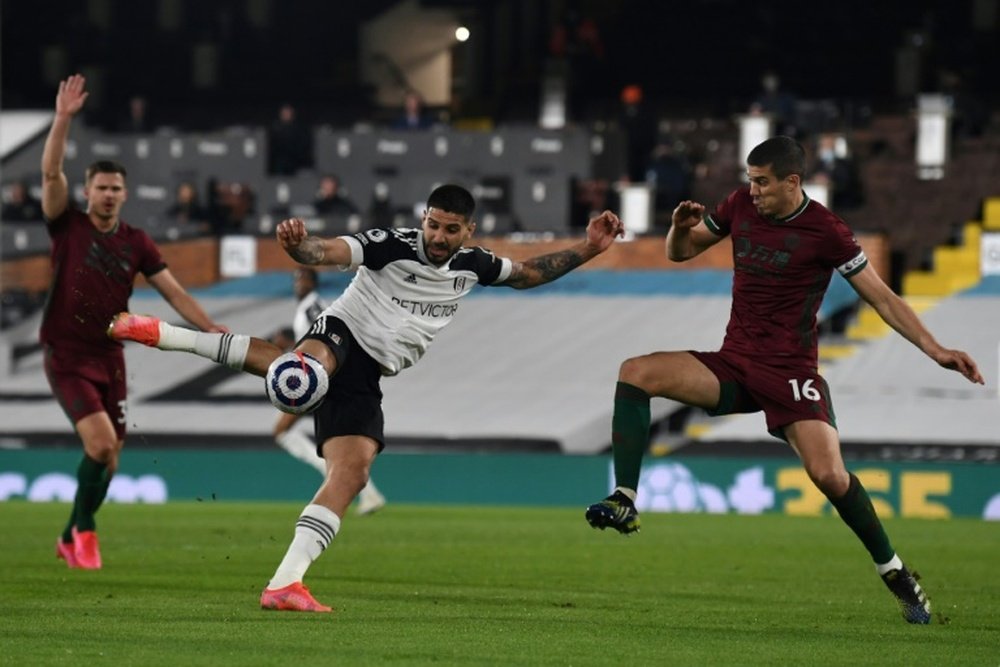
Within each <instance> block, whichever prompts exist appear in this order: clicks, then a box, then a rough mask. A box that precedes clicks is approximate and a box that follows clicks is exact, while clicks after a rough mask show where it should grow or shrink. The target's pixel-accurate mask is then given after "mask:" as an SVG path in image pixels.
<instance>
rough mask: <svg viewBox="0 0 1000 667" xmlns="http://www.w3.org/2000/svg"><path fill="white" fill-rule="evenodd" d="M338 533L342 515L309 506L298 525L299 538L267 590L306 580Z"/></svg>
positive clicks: (296, 525) (283, 560)
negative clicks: (305, 577) (313, 565)
mask: <svg viewBox="0 0 1000 667" xmlns="http://www.w3.org/2000/svg"><path fill="white" fill-rule="evenodd" d="M338 530H340V517H339V516H337V515H336V514H334V513H333V512H332V511H331V510H328V509H327V508H325V507H323V506H322V505H316V504H311V505H306V508H305V509H304V510H302V514H300V515H299V520H298V521H297V522H296V523H295V537H294V538H292V543H291V544H290V545H289V546H288V551H287V552H285V557H284V558H283V559H282V560H281V563H279V564H278V569H277V570H275V572H274V576H273V577H271V581H270V583H268V585H267V587H268V588H270V589H271V590H275V589H278V588H284V587H285V586H288V585H289V584H293V583H295V582H296V581H302V578H303V577H304V576H306V570H308V569H309V566H310V565H312V563H313V561H314V560H316V559H317V558H319V555H320V554H321V553H323V550H324V549H326V548H327V547H328V546H330V542H332V541H333V538H334V537H336V536H337V531H338Z"/></svg>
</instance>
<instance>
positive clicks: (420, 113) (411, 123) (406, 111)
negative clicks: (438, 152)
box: [391, 90, 434, 130]
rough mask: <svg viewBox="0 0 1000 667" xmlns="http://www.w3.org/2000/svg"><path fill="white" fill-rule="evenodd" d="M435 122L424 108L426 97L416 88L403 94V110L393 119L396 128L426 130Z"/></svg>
mask: <svg viewBox="0 0 1000 667" xmlns="http://www.w3.org/2000/svg"><path fill="white" fill-rule="evenodd" d="M433 124H434V120H433V119H432V118H431V117H430V116H428V115H427V112H426V111H425V109H424V98H422V97H421V96H420V93H418V92H417V91H415V90H408V91H406V94H405V95H404V96H403V110H402V112H401V113H400V115H399V116H398V117H397V118H396V119H395V120H393V121H392V126H391V127H392V129H394V130H426V129H428V128H429V127H431V126H432V125H433Z"/></svg>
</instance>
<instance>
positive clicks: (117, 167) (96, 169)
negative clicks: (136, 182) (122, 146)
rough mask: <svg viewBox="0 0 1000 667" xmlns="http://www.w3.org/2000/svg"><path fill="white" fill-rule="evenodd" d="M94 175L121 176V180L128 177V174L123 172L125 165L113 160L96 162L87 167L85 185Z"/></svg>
mask: <svg viewBox="0 0 1000 667" xmlns="http://www.w3.org/2000/svg"><path fill="white" fill-rule="evenodd" d="M94 174H121V175H122V178H126V177H127V176H128V172H127V171H125V165H123V164H121V163H120V162H115V161H114V160H98V161H97V162H94V163H93V164H91V165H90V166H89V167H87V171H86V176H87V183H90V179H92V178H93V177H94Z"/></svg>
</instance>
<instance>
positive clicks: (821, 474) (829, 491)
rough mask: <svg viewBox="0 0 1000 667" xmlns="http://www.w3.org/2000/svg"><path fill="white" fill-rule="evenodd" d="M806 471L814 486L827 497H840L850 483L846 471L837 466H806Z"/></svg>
mask: <svg viewBox="0 0 1000 667" xmlns="http://www.w3.org/2000/svg"><path fill="white" fill-rule="evenodd" d="M806 472H807V473H808V474H809V478H810V479H811V480H812V481H813V484H815V485H816V488H817V489H819V490H820V491H822V492H823V495H825V496H826V497H827V498H840V497H842V496H843V495H844V494H845V493H847V487H848V486H849V485H850V483H851V479H850V477H849V476H848V474H847V471H846V470H844V469H842V468H840V467H837V466H828V465H814V466H808V467H807V468H806Z"/></svg>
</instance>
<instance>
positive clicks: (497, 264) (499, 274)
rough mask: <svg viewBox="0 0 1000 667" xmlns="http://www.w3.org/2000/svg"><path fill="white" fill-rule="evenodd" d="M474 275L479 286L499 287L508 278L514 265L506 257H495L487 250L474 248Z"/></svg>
mask: <svg viewBox="0 0 1000 667" xmlns="http://www.w3.org/2000/svg"><path fill="white" fill-rule="evenodd" d="M476 260H477V261H476V275H477V276H479V284H480V285H501V284H503V282H504V281H505V280H507V279H508V278H510V273H511V271H512V270H513V269H514V264H513V262H511V261H510V260H509V259H508V258H506V257H497V256H496V255H494V254H493V253H492V252H490V251H489V250H485V249H483V248H476Z"/></svg>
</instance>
